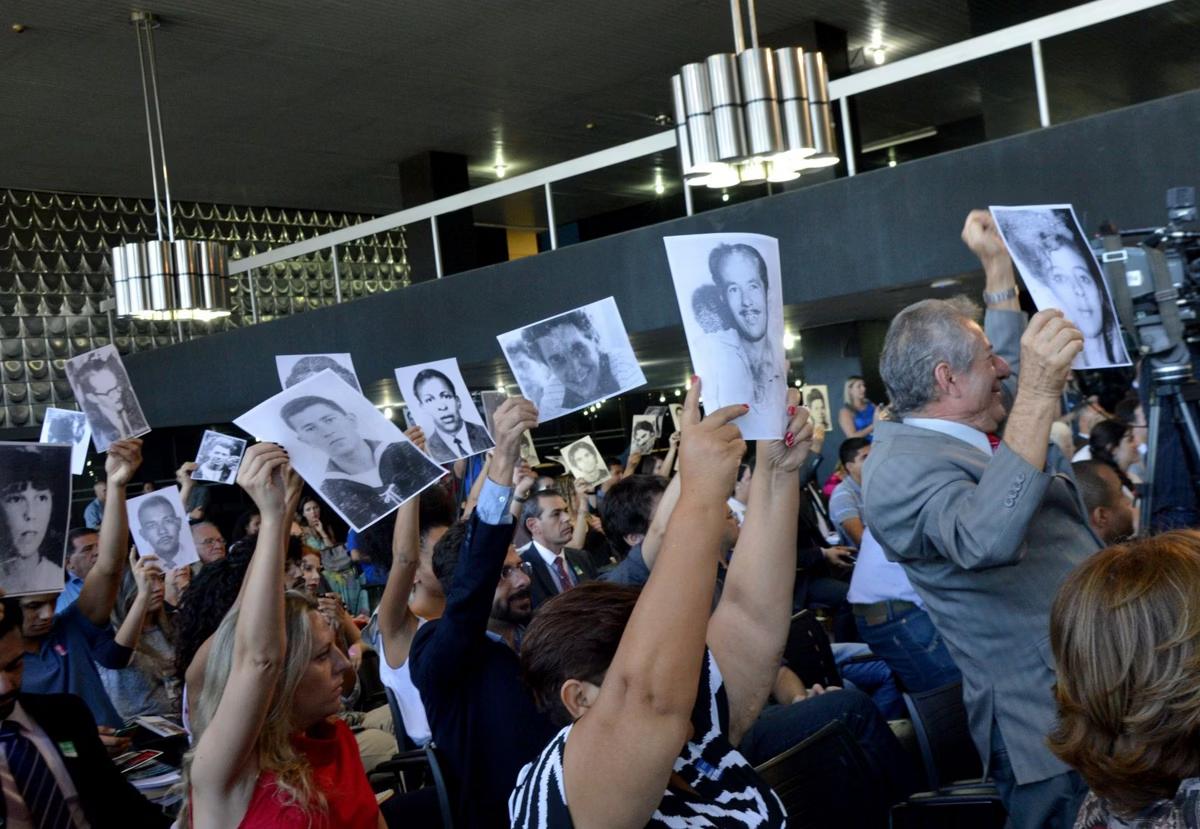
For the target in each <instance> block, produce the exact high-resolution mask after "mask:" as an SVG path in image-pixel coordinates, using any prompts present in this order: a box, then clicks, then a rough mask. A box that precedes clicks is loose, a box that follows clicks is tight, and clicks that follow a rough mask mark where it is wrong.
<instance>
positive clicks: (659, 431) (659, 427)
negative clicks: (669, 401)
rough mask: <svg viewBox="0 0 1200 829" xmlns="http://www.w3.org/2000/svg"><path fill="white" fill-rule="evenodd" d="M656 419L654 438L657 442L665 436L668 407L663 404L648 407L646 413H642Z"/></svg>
mask: <svg viewBox="0 0 1200 829" xmlns="http://www.w3.org/2000/svg"><path fill="white" fill-rule="evenodd" d="M642 414H644V415H648V416H650V417H653V418H654V438H655V440H657V439H658V438H661V437H662V436H663V422H664V421H665V420H666V419H667V407H666V406H664V405H661V404H655V405H653V406H647V407H646V411H644V412H642Z"/></svg>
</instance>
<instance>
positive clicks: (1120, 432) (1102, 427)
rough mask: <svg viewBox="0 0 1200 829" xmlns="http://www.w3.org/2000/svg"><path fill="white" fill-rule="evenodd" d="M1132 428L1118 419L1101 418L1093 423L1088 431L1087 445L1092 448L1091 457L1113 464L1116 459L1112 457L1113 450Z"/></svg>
mask: <svg viewBox="0 0 1200 829" xmlns="http://www.w3.org/2000/svg"><path fill="white" fill-rule="evenodd" d="M1132 428H1133V427H1132V426H1130V425H1129V424H1128V423H1123V422H1121V421H1120V420H1101V421H1100V422H1099V423H1097V424H1096V425H1094V426H1093V427H1092V428H1091V431H1090V432H1088V445H1089V446H1090V447H1091V448H1092V457H1093V458H1094V459H1096V460H1098V461H1104V462H1105V463H1109V464H1112V465H1114V466H1115V465H1116V463H1117V459H1116V458H1115V457H1113V450H1115V449H1116V448H1117V447H1118V446H1119V445H1120V444H1121V440H1122V439H1123V438H1124V437H1125V435H1126V434H1128V433H1129V431H1130V430H1131V429H1132Z"/></svg>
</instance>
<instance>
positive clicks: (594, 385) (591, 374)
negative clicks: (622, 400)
mask: <svg viewBox="0 0 1200 829" xmlns="http://www.w3.org/2000/svg"><path fill="white" fill-rule="evenodd" d="M496 339H497V340H499V341H500V347H501V348H502V349H504V356H505V357H506V358H507V359H508V366H509V368H510V369H512V373H513V376H514V377H516V378H517V384H518V385H519V386H520V387H521V394H523V395H524V396H525V397H526V398H527V399H528V400H531V401H533V402H534V403H535V404H536V405H537V407H538V422H539V423H545V422H546V421H548V420H553V419H554V418H556V417H562V416H563V415H565V414H569V413H571V412H574V411H578V410H579V409H582V408H583V407H584V406H590V405H591V404H593V403H598V402H600V401H601V400H606V399H608V398H610V397H615V396H616V395H618V394H621V393H622V392H627V391H629V390H630V389H635V388H637V387H638V386H641V385H644V384H645V382H646V377H645V375H644V374H642V369H641V367H640V366H639V365H638V363H637V357H635V356H634V354H633V346H632V345H630V344H629V335H628V334H627V333H626V332H625V323H624V322H622V320H621V312H620V311H618V310H617V303H616V301H615V300H614V299H613V298H612V297H609V298H608V299H602V300H600V301H599V302H593V303H592V304H591V305H585V306H583V307H582V308H576V309H575V310H574V311H567V312H566V313H565V314H559V315H558V316H554V317H550V318H548V319H544V320H541V321H540V322H535V323H533V324H532V325H527V326H525V327H524V328H518V329H516V330H515V331H509V332H508V333H507V334H501V335H500V336H498V337H496Z"/></svg>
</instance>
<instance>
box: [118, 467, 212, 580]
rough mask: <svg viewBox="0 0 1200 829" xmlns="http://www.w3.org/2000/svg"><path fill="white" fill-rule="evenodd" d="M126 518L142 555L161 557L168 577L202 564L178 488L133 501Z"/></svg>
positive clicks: (127, 507) (162, 490)
mask: <svg viewBox="0 0 1200 829" xmlns="http://www.w3.org/2000/svg"><path fill="white" fill-rule="evenodd" d="M125 514H126V515H128V516H129V532H130V533H132V534H133V543H134V545H135V546H136V547H137V551H138V555H140V556H150V555H153V556H158V563H159V565H160V566H161V567H162V570H163V572H164V573H169V572H171V571H172V570H175V569H176V568H179V567H183V566H184V565H186V564H191V563H192V562H195V561H199V560H200V555H199V553H197V552H196V543H195V542H194V541H192V528H191V527H190V526H189V525H188V518H187V510H186V509H184V506H183V500H182V499H181V498H180V495H179V490H178V489H177V488H176V487H173V486H171V487H167V488H165V489H156V490H154V491H153V492H150V493H147V494H146V495H139V496H138V497H136V498H130V499H129V500H128V501H126V502H125Z"/></svg>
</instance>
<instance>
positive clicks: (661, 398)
mask: <svg viewBox="0 0 1200 829" xmlns="http://www.w3.org/2000/svg"><path fill="white" fill-rule="evenodd" d="M658 402H659V403H666V402H667V396H666V395H665V394H660V395H659V396H658Z"/></svg>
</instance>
